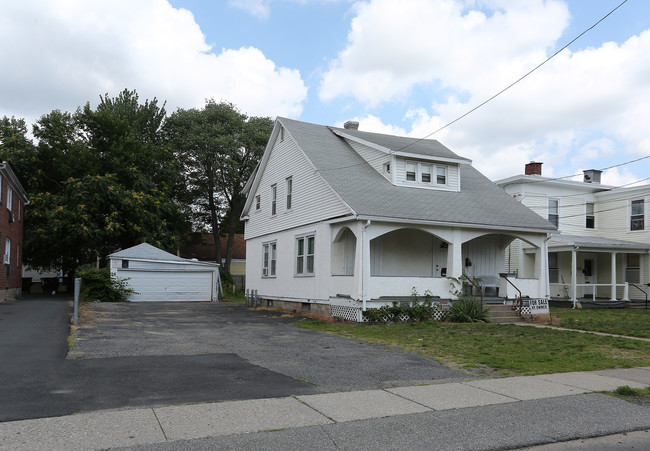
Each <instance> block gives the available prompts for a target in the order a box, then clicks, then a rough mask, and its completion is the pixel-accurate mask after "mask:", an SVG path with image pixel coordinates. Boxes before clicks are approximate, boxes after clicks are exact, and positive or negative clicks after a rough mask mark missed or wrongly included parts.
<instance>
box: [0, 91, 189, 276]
mask: <svg viewBox="0 0 650 451" xmlns="http://www.w3.org/2000/svg"><path fill="white" fill-rule="evenodd" d="M100 100H101V101H100V103H99V105H98V106H97V108H96V109H94V110H93V109H92V108H91V107H90V105H89V104H87V105H85V106H84V107H83V108H79V109H77V111H76V112H75V113H73V114H71V113H67V112H61V111H58V110H55V111H52V112H51V113H49V114H46V115H44V116H42V117H41V118H40V119H39V120H38V122H37V124H35V125H34V137H35V138H37V139H38V145H34V144H33V143H32V142H31V141H30V140H29V139H28V138H27V137H26V131H27V130H26V127H25V124H24V121H22V122H21V121H19V120H15V119H14V118H11V119H8V118H3V119H2V121H1V122H0V158H2V159H5V160H7V161H9V163H10V164H11V166H12V167H13V169H14V171H15V172H16V174H17V175H18V177H19V179H20V180H21V182H22V183H23V185H24V186H25V189H26V190H27V193H28V195H29V198H30V203H31V205H30V206H29V208H27V209H25V234H24V241H25V242H24V249H25V250H24V255H25V262H26V263H27V264H29V265H30V266H33V267H35V268H41V269H45V268H62V269H63V270H64V273H65V274H71V273H72V272H73V271H74V269H75V268H76V267H77V266H78V265H80V264H84V263H89V262H94V261H96V259H97V258H99V259H100V260H103V259H105V258H106V256H107V255H108V254H110V253H111V252H114V251H115V250H118V249H121V248H125V247H129V246H132V245H135V244H139V243H141V242H143V241H147V242H150V243H152V244H154V245H156V246H160V247H162V248H165V249H167V250H170V251H175V249H176V241H177V237H178V236H179V235H180V234H181V233H183V232H184V231H185V230H186V227H187V223H186V221H184V216H183V214H182V213H181V208H180V203H179V190H180V188H181V187H182V186H183V179H182V175H183V174H182V171H181V167H180V165H179V162H178V158H177V156H175V155H174V152H173V151H172V150H171V149H169V148H168V147H165V145H164V142H163V140H162V137H161V127H162V124H163V121H164V118H165V110H164V106H162V107H161V106H158V104H157V101H156V99H154V100H153V101H146V102H145V103H144V104H141V103H140V102H139V100H138V95H137V93H136V92H135V91H128V90H125V91H123V92H122V93H120V94H119V95H118V96H117V97H115V98H109V97H108V95H106V96H103V97H101V98H100Z"/></svg>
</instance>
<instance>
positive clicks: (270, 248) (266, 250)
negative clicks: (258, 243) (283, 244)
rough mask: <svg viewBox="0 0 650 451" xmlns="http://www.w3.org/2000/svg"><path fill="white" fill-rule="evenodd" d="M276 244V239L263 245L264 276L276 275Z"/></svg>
mask: <svg viewBox="0 0 650 451" xmlns="http://www.w3.org/2000/svg"><path fill="white" fill-rule="evenodd" d="M276 246H277V245H276V243H275V241H274V242H272V243H264V244H263V245H262V249H263V255H262V277H275V268H276V258H277V250H276Z"/></svg>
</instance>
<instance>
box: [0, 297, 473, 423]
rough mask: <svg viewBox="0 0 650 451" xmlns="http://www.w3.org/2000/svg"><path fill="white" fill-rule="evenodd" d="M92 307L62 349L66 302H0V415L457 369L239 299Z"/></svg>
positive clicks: (304, 390) (286, 389)
mask: <svg viewBox="0 0 650 451" xmlns="http://www.w3.org/2000/svg"><path fill="white" fill-rule="evenodd" d="M91 308H92V309H93V310H95V315H94V317H95V321H93V322H91V323H90V324H88V325H86V326H84V327H81V328H80V329H79V330H78V332H77V345H76V346H75V347H74V348H73V349H72V350H71V351H70V353H69V354H68V356H67V357H68V358H67V359H65V355H66V349H67V333H68V326H67V324H68V323H69V317H70V313H71V306H70V302H69V301H66V300H62V299H60V298H27V299H26V300H23V301H18V302H13V303H8V304H0V318H2V320H1V321H2V323H1V325H2V326H1V327H0V343H3V346H2V347H0V349H1V353H0V358H1V359H2V360H1V361H2V362H3V364H2V366H1V368H0V380H2V381H3V383H2V384H0V421H11V420H18V419H28V418H40V417H48V416H57V415H68V414H72V413H77V412H87V411H93V410H102V409H116V408H126V407H129V408H133V407H145V406H146V407H154V406H162V405H178V404H185V403H193V402H208V401H225V400H237V399H261V398H276V397H282V396H290V395H301V394H310V393H319V392H331V391H340V390H353V389H358V388H379V387H384V386H399V385H402V386H404V385H412V384H414V383H417V382H419V381H429V382H430V381H432V380H458V379H464V378H466V375H464V374H463V373H459V372H456V371H453V370H450V369H448V368H446V367H444V366H442V365H440V364H438V363H437V362H435V361H433V360H430V359H425V358H422V357H419V356H416V355H412V354H409V353H405V352H399V351H395V350H393V349H391V348H387V347H384V346H375V345H371V344H367V343H361V342H356V341H351V340H346V339H343V338H338V337H332V336H330V335H327V334H322V333H316V332H312V331H308V330H305V329H300V328H297V327H295V326H292V325H291V323H292V322H293V321H295V318H286V317H282V315H281V314H278V313H267V312H249V311H247V310H246V309H245V308H244V306H242V305H233V304H213V303H169V304H147V303H140V304H136V303H133V304H92V305H91ZM5 326H6V327H5ZM4 344H6V345H4ZM5 362H6V363H5Z"/></svg>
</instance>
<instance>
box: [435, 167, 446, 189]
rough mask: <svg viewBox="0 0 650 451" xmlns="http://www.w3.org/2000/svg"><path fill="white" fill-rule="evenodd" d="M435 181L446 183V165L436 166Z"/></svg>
mask: <svg viewBox="0 0 650 451" xmlns="http://www.w3.org/2000/svg"><path fill="white" fill-rule="evenodd" d="M436 183H437V184H438V185H446V184H447V166H436Z"/></svg>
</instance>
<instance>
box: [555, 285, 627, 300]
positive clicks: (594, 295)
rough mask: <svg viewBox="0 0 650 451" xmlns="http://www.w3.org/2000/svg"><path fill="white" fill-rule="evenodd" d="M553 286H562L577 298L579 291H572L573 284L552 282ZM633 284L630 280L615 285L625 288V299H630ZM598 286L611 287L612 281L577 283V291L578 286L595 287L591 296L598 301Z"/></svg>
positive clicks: (571, 295)
mask: <svg viewBox="0 0 650 451" xmlns="http://www.w3.org/2000/svg"><path fill="white" fill-rule="evenodd" d="M550 285H551V286H554V287H562V289H563V290H566V291H565V293H566V294H568V295H569V297H573V298H577V297H578V294H577V293H572V292H571V284H568V283H552V284H550ZM630 285H632V284H630V283H628V282H625V283H617V284H614V287H616V288H623V300H627V299H629V297H630V296H629V294H630V288H629V286H630ZM598 287H605V288H611V287H612V284H611V283H577V284H576V291H577V289H578V288H593V290H592V292H591V297H592V299H593V301H594V302H596V291H597V288H598ZM582 297H587V296H582Z"/></svg>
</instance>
